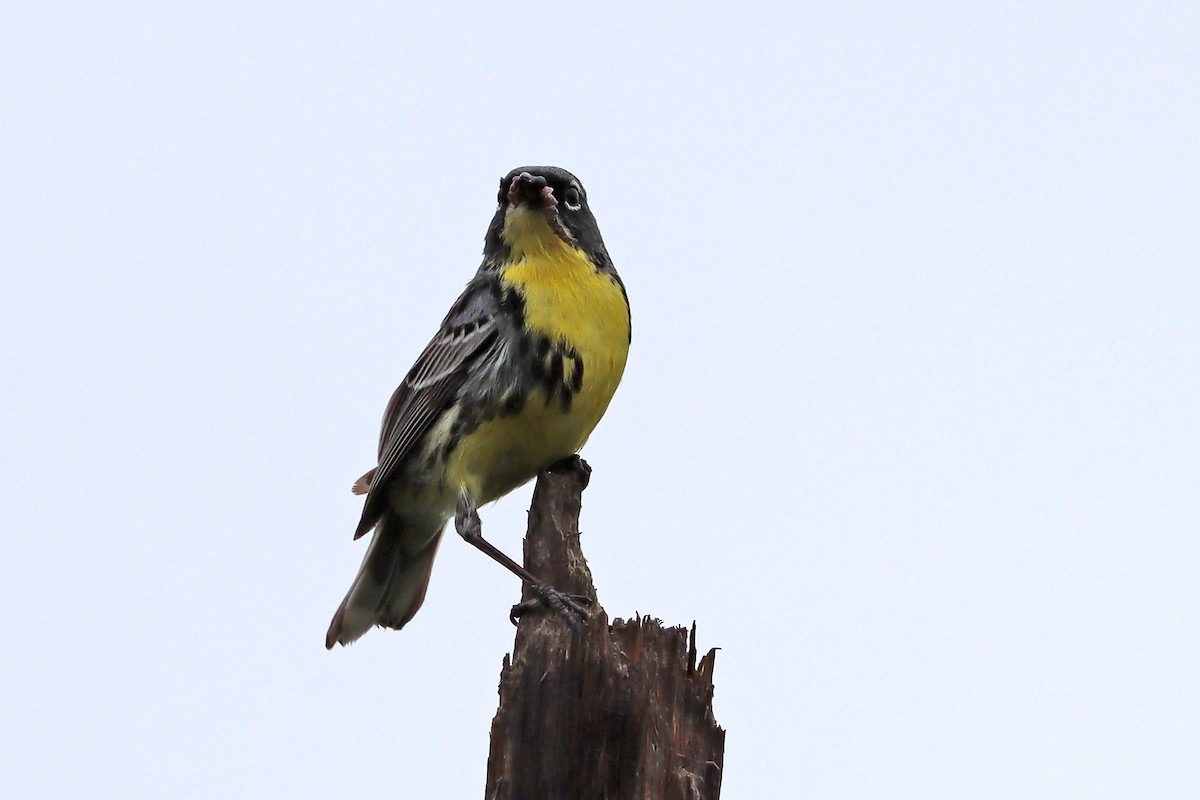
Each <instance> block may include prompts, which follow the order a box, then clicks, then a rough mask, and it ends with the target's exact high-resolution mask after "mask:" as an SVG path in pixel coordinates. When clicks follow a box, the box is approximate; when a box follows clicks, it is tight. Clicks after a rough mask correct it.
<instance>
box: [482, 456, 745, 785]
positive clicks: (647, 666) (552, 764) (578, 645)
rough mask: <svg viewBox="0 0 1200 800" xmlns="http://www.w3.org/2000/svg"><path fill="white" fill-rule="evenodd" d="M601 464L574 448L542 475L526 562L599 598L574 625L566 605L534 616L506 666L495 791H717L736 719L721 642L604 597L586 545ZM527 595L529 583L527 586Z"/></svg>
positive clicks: (496, 735) (559, 583) (491, 781)
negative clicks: (589, 496)
mask: <svg viewBox="0 0 1200 800" xmlns="http://www.w3.org/2000/svg"><path fill="white" fill-rule="evenodd" d="M590 473H591V470H590V468H589V467H588V466H587V464H586V463H585V462H584V461H582V460H581V459H578V458H574V459H569V460H568V461H566V462H562V463H561V464H559V465H556V466H555V467H553V468H551V469H550V470H548V471H546V472H544V473H543V474H542V475H540V476H539V477H538V482H537V487H536V488H535V489H534V494H533V505H532V507H531V508H530V511H529V530H528V533H527V535H526V538H525V566H526V568H527V569H529V571H530V572H532V573H533V574H534V575H536V576H538V577H539V578H541V579H542V580H543V581H545V582H546V583H549V584H551V585H552V586H554V587H556V588H558V589H560V590H562V591H567V592H571V593H574V594H578V595H583V596H586V597H589V598H590V599H591V600H592V603H593V605H592V613H591V616H590V618H589V619H588V620H587V621H585V622H584V623H583V625H581V626H580V628H579V630H572V629H571V627H570V625H569V624H568V622H567V620H566V619H565V618H564V617H562V616H561V615H559V614H554V613H550V612H547V611H538V612H534V613H529V614H526V615H525V616H523V617H522V619H521V623H520V625H519V626H518V628H517V636H516V643H515V645H514V647H513V653H512V656H511V657H509V656H506V657H505V659H504V665H503V669H502V670H501V676H500V708H499V710H498V711H497V712H496V717H495V719H494V720H493V722H492V740H491V752H490V754H489V757H488V774H487V790H486V793H485V795H484V796H485V798H486V800H551V798H553V799H554V800H559V799H560V798H561V799H562V800H568V799H569V800H592V799H593V798H595V799H596V800H599V799H600V798H605V799H606V800H648V799H649V798H655V799H656V800H657V799H658V798H668V799H669V800H716V798H718V797H719V796H720V793H721V770H722V762H723V757H724V748H725V731H724V730H722V729H721V728H720V727H719V726H718V725H717V723H716V720H715V719H714V718H713V712H712V696H713V684H712V676H713V662H714V659H715V658H716V649H715V648H714V649H712V650H709V651H708V653H707V654H705V655H704V656H703V657H702V658H700V659H699V660H698V661H697V658H696V655H697V653H696V628H695V625H694V624H693V626H692V629H691V631H690V632H689V631H688V630H686V629H685V628H681V627H677V628H664V627H663V626H662V623H661V622H660V621H659V620H656V619H652V618H649V617H639V618H637V619H632V620H620V619H618V620H615V621H614V622H613V623H612V624H609V621H608V617H607V615H606V614H605V613H604V610H603V609H602V608H601V607H600V605H599V602H598V601H597V597H596V589H595V586H594V585H593V584H592V577H591V571H590V570H589V569H588V566H587V562H586V561H585V560H584V557H583V552H582V550H581V549H580V546H579V509H580V494H581V493H582V491H583V489H584V487H586V486H587V483H588V478H589V476H590ZM524 598H525V599H529V590H528V588H526V589H525V594H524Z"/></svg>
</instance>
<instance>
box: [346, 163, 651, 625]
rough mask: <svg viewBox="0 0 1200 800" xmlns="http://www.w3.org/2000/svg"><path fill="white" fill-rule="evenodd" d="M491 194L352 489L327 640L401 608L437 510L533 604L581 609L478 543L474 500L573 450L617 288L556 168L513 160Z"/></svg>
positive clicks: (607, 385) (608, 372)
mask: <svg viewBox="0 0 1200 800" xmlns="http://www.w3.org/2000/svg"><path fill="white" fill-rule="evenodd" d="M496 200H497V207H496V212H495V215H494V216H493V217H492V220H491V223H490V224H489V226H488V228H487V232H486V234H485V236H484V247H483V261H482V263H481V265H480V266H479V269H478V271H477V272H476V273H475V276H474V277H473V278H471V280H470V281H469V282H468V283H467V286H466V288H465V289H464V290H463V292H462V294H461V295H460V296H459V298H458V299H457V300H456V301H455V302H454V304H453V305H452V306H451V307H450V311H449V313H447V314H446V317H445V319H444V320H442V324H441V326H440V327H439V328H438V331H437V333H436V334H435V335H434V337H433V339H432V341H430V342H429V344H428V345H426V347H425V349H424V350H423V351H422V352H421V354H420V355H419V356H418V358H417V360H416V363H415V364H414V365H413V366H412V368H411V369H410V370H409V371H408V373H407V375H406V376H405V377H404V380H403V381H402V382H401V383H400V385H399V387H398V388H397V389H396V390H395V392H394V393H393V394H392V396H391V399H390V401H389V402H388V404H387V407H386V410H385V411H384V415H383V425H382V430H381V431H380V436H379V451H378V462H377V464H376V466H375V467H373V468H372V469H371V470H370V471H368V472H367V473H366V474H365V475H363V476H362V477H361V478H359V479H358V480H357V481H356V482H355V483H354V485H353V487H352V491H353V492H354V493H355V494H359V495H365V499H364V501H363V510H362V516H361V518H360V519H359V523H358V527H357V528H356V530H355V533H354V538H355V539H358V538H360V537H362V536H365V535H366V534H367V533H371V534H372V536H371V542H370V544H369V545H368V547H367V551H366V554H365V556H364V558H363V561H362V566H361V567H360V568H359V571H358V574H357V576H356V577H355V579H354V582H353V584H352V585H351V587H350V590H349V591H348V592H347V593H346V597H345V599H344V600H343V601H342V603H341V605H340V606H339V607H338V609H337V612H336V613H335V614H334V616H333V621H332V622H331V624H330V626H329V631H328V633H327V634H326V637H325V647H326V648H327V649H332V648H333V646H334V645H335V644H341V645H343V646H344V645H348V644H350V643H351V642H354V641H355V640H357V639H358V638H359V637H361V636H362V635H363V634H364V633H366V632H367V631H368V630H370V629H371V628H372V626H379V627H383V628H392V629H396V630H399V629H401V628H403V627H404V626H405V625H406V624H407V623H408V622H409V621H410V620H411V619H412V618H413V616H414V615H415V614H416V613H417V611H418V610H419V609H420V607H421V605H422V603H423V602H424V600H425V592H426V589H427V587H428V585H429V578H430V574H431V570H432V567H433V561H434V556H435V555H436V554H437V549H438V544H439V543H440V541H441V538H442V533H443V531H444V530H445V528H446V525H447V523H448V522H449V520H450V519H451V518H453V519H454V522H455V530H456V531H457V532H458V533H459V534H460V535H461V536H462V537H463V539H465V540H466V541H467V542H469V543H470V544H472V545H474V546H475V547H477V548H479V549H480V550H482V551H483V552H484V553H486V554H487V555H489V556H491V557H492V558H493V559H495V560H497V561H498V562H500V563H501V564H503V565H504V566H505V567H507V568H508V569H509V570H511V571H512V572H514V573H515V574H516V575H517V576H518V577H520V578H521V579H522V580H523V581H525V582H526V583H528V584H529V585H530V586H531V587H532V588H533V589H534V594H535V596H536V597H538V598H539V599H540V600H541V601H542V602H543V604H544V605H548V606H550V607H551V608H554V609H557V610H559V611H562V612H564V613H567V614H568V616H569V615H571V614H576V615H579V616H586V615H587V610H586V609H585V608H583V607H582V605H581V602H578V601H581V600H582V598H573V597H572V596H570V595H565V594H564V593H562V592H559V591H558V590H556V589H554V588H553V587H551V586H547V585H545V584H542V583H540V582H539V581H538V579H537V578H536V576H534V575H531V574H530V573H529V572H528V571H526V570H525V569H524V568H523V567H522V566H520V565H519V564H517V563H516V562H515V561H513V560H512V559H511V558H509V557H508V556H506V555H504V553H503V552H501V551H500V550H499V549H498V548H496V547H494V546H493V545H492V544H491V543H489V542H488V541H486V540H485V539H484V538H483V535H482V524H481V521H480V517H479V514H478V509H479V507H480V506H482V505H484V504H486V503H490V502H491V501H493V500H496V499H498V498H500V497H502V496H503V495H505V494H507V493H509V492H511V491H512V490H514V489H516V488H517V487H519V486H521V485H522V484H525V483H527V482H528V481H529V480H531V479H532V478H533V477H535V476H536V475H537V474H538V472H539V471H541V470H543V469H546V468H548V467H550V466H551V465H554V464H556V463H558V462H560V461H562V460H563V459H566V458H569V457H572V456H574V454H575V453H577V452H578V451H579V449H580V448H582V447H583V445H584V443H585V442H586V441H587V439H588V436H589V435H590V434H591V433H592V430H593V429H594V428H595V427H596V424H597V423H598V422H599V421H600V418H601V417H602V416H603V415H604V412H605V411H606V410H607V408H608V406H609V403H610V401H611V400H612V397H613V394H614V392H615V391H616V389H617V386H618V384H619V383H620V381H621V377H622V374H623V373H624V370H625V363H626V360H627V358H628V354H629V346H630V342H631V340H632V333H631V332H632V316H631V313H630V309H629V297H628V294H627V293H626V291H625V284H624V283H623V282H622V280H621V278H620V276H619V275H618V274H617V270H616V267H615V266H614V265H613V261H612V258H611V257H610V256H609V254H608V250H607V249H606V248H605V245H604V240H603V238H602V237H601V235H600V228H599V226H598V225H597V223H596V218H595V216H593V214H592V210H591V207H590V206H589V205H588V195H587V191H586V190H585V189H584V187H583V184H582V183H581V182H580V181H579V179H578V178H576V177H575V176H574V175H572V174H571V173H570V172H568V171H566V170H565V169H562V168H560V167H549V166H543V167H534V166H528V167H518V168H516V169H514V170H512V171H510V172H509V173H508V174H507V175H505V176H504V178H502V179H501V181H500V190H499V192H498V194H497V197H496ZM513 613H517V609H516V608H514V612H513ZM570 621H572V622H573V624H578V623H577V621H575V620H574V619H573V618H570Z"/></svg>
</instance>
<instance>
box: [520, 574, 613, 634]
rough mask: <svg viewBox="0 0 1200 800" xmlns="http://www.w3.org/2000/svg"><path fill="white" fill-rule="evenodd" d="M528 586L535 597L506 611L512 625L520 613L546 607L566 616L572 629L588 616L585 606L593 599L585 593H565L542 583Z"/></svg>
mask: <svg viewBox="0 0 1200 800" xmlns="http://www.w3.org/2000/svg"><path fill="white" fill-rule="evenodd" d="M530 588H531V589H532V590H533V593H534V595H535V597H533V598H532V599H529V600H524V601H522V602H520V603H517V604H516V605H515V606H513V607H512V609H511V610H510V611H509V612H508V619H509V622H511V623H512V624H513V625H516V624H518V623H519V622H520V621H521V617H522V615H524V614H526V613H527V612H530V611H535V610H537V609H540V608H546V607H549V608H550V609H551V610H553V611H556V612H558V613H559V614H562V615H563V616H564V617H566V618H567V624H568V625H570V626H571V630H573V631H577V630H579V623H580V621H582V620H585V619H587V618H588V617H589V616H590V613H589V611H588V609H587V607H588V606H591V605H592V603H593V601H592V598H590V597H588V596H587V595H582V594H567V593H566V592H560V591H559V590H558V589H555V588H554V587H553V586H549V585H547V584H544V583H535V584H530Z"/></svg>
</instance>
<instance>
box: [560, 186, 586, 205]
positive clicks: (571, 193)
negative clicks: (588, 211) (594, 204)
mask: <svg viewBox="0 0 1200 800" xmlns="http://www.w3.org/2000/svg"><path fill="white" fill-rule="evenodd" d="M563 202H564V203H566V204H567V208H569V209H571V210H572V211H578V210H579V209H580V208H582V207H583V199H582V198H581V197H580V196H579V190H578V189H576V188H575V187H574V186H568V187H567V191H565V192H563Z"/></svg>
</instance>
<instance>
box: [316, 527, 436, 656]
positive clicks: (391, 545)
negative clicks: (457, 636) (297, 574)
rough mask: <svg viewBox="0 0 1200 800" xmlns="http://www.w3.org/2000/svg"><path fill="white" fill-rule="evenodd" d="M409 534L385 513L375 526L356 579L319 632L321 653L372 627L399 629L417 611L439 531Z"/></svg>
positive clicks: (427, 578)
mask: <svg viewBox="0 0 1200 800" xmlns="http://www.w3.org/2000/svg"><path fill="white" fill-rule="evenodd" d="M414 533H416V532H415V531H412V530H411V529H407V528H405V527H404V526H403V525H402V524H401V523H400V521H399V520H398V519H396V518H395V517H393V516H391V515H389V516H388V517H387V518H386V519H384V520H382V521H381V522H380V523H379V525H378V527H376V529H375V534H374V536H373V537H372V539H371V545H370V547H368V548H367V554H366V556H365V557H364V558H363V562H362V566H361V567H359V570H358V576H357V577H356V578H355V579H354V583H353V585H351V587H350V591H349V592H347V593H346V599H344V600H342V604H341V605H340V606H339V607H338V610H337V613H335V614H334V615H333V622H331V623H330V625H329V632H328V633H326V634H325V647H326V649H332V648H333V646H334V645H335V644H341V645H347V644H350V643H351V642H353V641H355V640H356V639H358V638H359V637H360V636H362V635H363V634H364V633H366V632H367V631H369V630H370V629H371V626H372V625H380V626H382V627H384V628H395V629H396V630H399V629H400V628H403V627H404V626H405V624H406V623H407V622H408V621H409V620H410V619H412V618H413V616H414V615H415V614H416V613H417V610H418V609H420V608H421V603H423V602H424V601H425V590H426V588H428V586H429V575H430V573H431V571H432V570H433V557H434V556H435V555H437V548H438V543H439V542H440V541H441V538H442V530H441V528H440V527H439V528H438V529H437V531H436V532H435V533H434V534H433V535H432V536H428V535H425V536H421V535H413V534H414ZM414 547H415V548H417V549H416V550H415V552H414V551H413V549H412V548H414Z"/></svg>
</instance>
